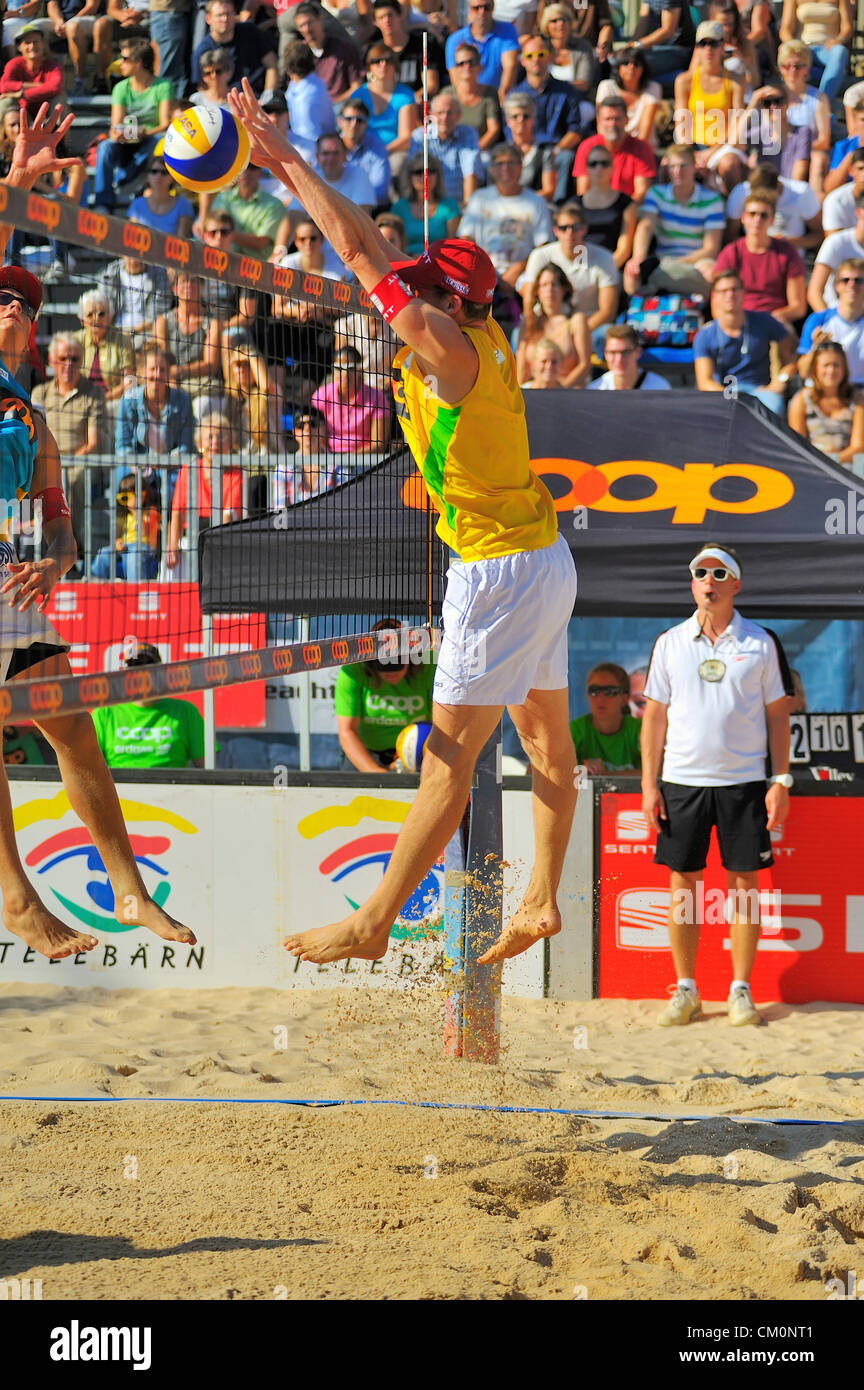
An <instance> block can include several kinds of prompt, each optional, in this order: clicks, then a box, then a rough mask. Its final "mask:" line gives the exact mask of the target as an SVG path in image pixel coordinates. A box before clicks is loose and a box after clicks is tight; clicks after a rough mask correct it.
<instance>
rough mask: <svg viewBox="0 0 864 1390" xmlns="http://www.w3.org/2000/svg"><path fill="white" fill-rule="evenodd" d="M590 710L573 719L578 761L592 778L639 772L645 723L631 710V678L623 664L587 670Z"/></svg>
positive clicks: (572, 733)
mask: <svg viewBox="0 0 864 1390" xmlns="http://www.w3.org/2000/svg"><path fill="white" fill-rule="evenodd" d="M585 688H586V693H587V696H588V713H587V714H582V715H580V716H579V718H578V719H571V721H570V733H571V735H572V737H573V746H574V748H575V749H576V761H577V762H578V763H579V764H580V766H582V767H584V768H585V770H586V772H588V773H590V774H591V776H592V777H602V776H603V774H604V773H606V772H638V771H639V769H640V767H641V766H642V758H641V753H640V748H639V736H640V734H641V731H642V726H641V724H640V722H639V720H638V719H634V717H633V715H632V714H631V713H630V706H629V698H630V677H629V676H628V675H627V672H626V671H625V670H624V668H623V666H618V665H616V664H615V663H614V662H602V663H601V664H600V665H599V666H595V667H594V668H593V669H592V670H591V671H589V672H588V680H587V682H586V686H585Z"/></svg>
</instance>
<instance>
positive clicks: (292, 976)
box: [0, 781, 544, 998]
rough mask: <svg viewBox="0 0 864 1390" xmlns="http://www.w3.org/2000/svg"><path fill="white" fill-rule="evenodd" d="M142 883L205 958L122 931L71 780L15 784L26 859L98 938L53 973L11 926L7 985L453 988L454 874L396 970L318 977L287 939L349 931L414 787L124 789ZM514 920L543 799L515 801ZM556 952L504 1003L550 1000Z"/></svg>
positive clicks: (425, 895) (415, 899) (438, 871)
mask: <svg viewBox="0 0 864 1390" xmlns="http://www.w3.org/2000/svg"><path fill="white" fill-rule="evenodd" d="M118 792H119V794H120V798H121V802H122V806H123V813H124V816H125V818H126V823H127V827H128V830H129V834H130V837H131V840H132V846H133V849H134V851H135V855H136V858H137V860H138V863H139V866H140V869H141V873H142V876H143V878H144V881H145V883H146V884H147V887H148V889H149V891H150V892H151V893H152V894H153V896H154V897H155V898H156V899H157V901H159V902H160V903H162V904H164V906H165V907H166V910H168V911H170V912H171V913H172V914H173V915H174V916H175V917H178V918H180V920H182V921H184V922H186V923H188V925H189V926H191V927H192V929H193V930H194V931H195V933H196V936H197V937H198V944H197V945H196V946H194V947H189V946H179V945H176V944H174V945H172V944H170V943H163V942H162V941H160V940H158V939H157V938H156V937H154V936H153V934H152V933H150V932H146V931H143V930H142V929H140V928H138V927H132V928H129V927H126V926H124V925H123V924H121V923H119V922H117V921H115V919H114V916H113V896H112V894H111V889H110V886H109V884H108V879H107V875H106V873H105V870H104V868H103V866H102V862H101V859H100V858H99V855H98V853H97V851H96V849H95V847H94V846H93V844H92V841H91V839H90V836H89V834H88V832H87V831H86V830H85V829H84V827H83V825H82V824H81V822H80V821H79V820H78V819H77V817H76V816H75V815H74V814H73V812H72V811H71V809H70V806H69V801H68V798H67V796H66V793H65V792H64V791H63V789H62V787H61V786H60V785H59V784H58V783H42V782H18V781H16V782H13V783H12V784H11V793H12V803H13V810H14V817H15V826H16V834H17V838H18V846H19V851H20V854H21V859H22V862H23V863H24V865H25V868H26V870H27V873H28V874H29V876H30V878H31V879H32V881H33V883H34V884H35V886H36V888H37V890H38V892H39V894H40V897H41V898H42V899H43V901H44V902H45V903H46V904H47V905H48V906H49V907H50V908H51V910H52V911H53V912H55V913H56V914H57V916H58V917H60V918H61V920H63V921H64V922H67V923H68V924H69V925H70V926H77V927H80V928H85V929H86V930H88V931H89V932H91V933H92V934H93V935H95V936H96V937H97V938H98V939H99V946H98V947H97V948H96V949H95V950H93V951H91V952H89V953H86V954H82V955H80V956H76V957H73V958H68V959H66V960H62V961H55V962H50V961H47V960H45V959H44V957H41V956H37V955H36V954H35V952H33V951H32V950H28V949H26V948H25V947H24V945H23V944H22V943H21V942H20V941H18V940H17V939H16V938H15V937H13V936H11V935H10V934H9V933H8V932H6V931H4V930H3V929H2V927H0V981H5V982H9V981H29V982H38V983H50V984H60V985H82V986H93V985H104V986H106V987H114V988H124V989H125V988H130V987H135V988H159V987H165V986H171V987H174V988H200V987H208V988H212V987H214V986H217V987H218V986H232V985H237V986H240V985H242V986H248V985H257V986H264V987H271V988H272V987H277V988H296V987H302V988H305V989H308V988H316V987H324V988H333V987H337V986H338V987H343V986H344V987H359V986H361V985H368V986H376V987H377V986H392V987H397V988H399V987H401V988H408V987H411V988H416V987H417V986H418V985H420V984H422V983H423V982H424V981H428V983H429V984H430V985H434V986H435V987H439V986H440V962H441V956H442V943H443V931H442V928H441V915H442V911H443V892H444V889H443V868H440V867H437V866H436V867H435V868H434V869H433V870H432V871H431V874H430V875H429V876H428V878H427V880H425V881H424V883H423V884H422V885H421V887H420V889H419V890H418V892H417V893H416V894H414V895H413V896H412V899H410V900H409V902H408V903H407V904H406V907H405V909H404V910H403V915H402V916H401V917H400V919H399V921H398V922H397V923H396V924H395V926H394V929H393V933H392V935H391V945H390V949H389V950H388V952H387V955H386V957H385V959H384V960H383V961H379V962H366V961H343V962H339V963H338V964H335V965H329V966H316V965H312V964H309V963H307V962H300V961H297V960H295V959H294V958H293V957H292V956H289V955H288V953H287V952H286V951H285V949H284V946H283V942H284V939H285V936H286V934H287V933H288V932H289V931H295V930H297V929H302V928H305V927H312V926H320V925H323V924H325V923H327V922H333V921H338V920H339V919H340V918H342V917H344V916H345V915H346V914H347V913H348V912H350V911H351V908H352V905H353V904H354V903H358V902H361V901H363V899H364V898H366V897H367V896H368V895H369V893H370V892H371V891H372V890H373V888H374V887H375V885H376V883H377V882H378V881H380V878H381V874H382V873H383V871H384V869H385V868H386V865H387V862H388V861H389V856H390V852H391V850H392V846H393V843H394V842H395V839H396V836H397V834H398V832H399V828H400V826H401V824H402V822H403V820H404V818H405V815H406V814H407V811H408V807H409V805H410V802H411V797H412V795H413V792H412V790H410V789H406V790H394V791H390V789H389V788H388V789H386V790H382V789H369V790H363V789H358V788H339V787H284V788H281V787H237V786H218V785H217V786H207V785H200V786H188V785H186V786H172V785H154V784H152V783H148V784H141V783H128V784H124V785H120V786H118ZM504 803H505V811H504V854H505V859H506V860H507V863H508V865H510V866H511V867H510V868H508V870H507V871H506V884H507V894H506V900H505V913H509V912H511V911H512V910H513V909H514V908H515V906H516V904H517V902H518V900H519V898H520V897H521V894H522V893H523V892H524V890H525V887H526V885H527V881H528V874H529V872H530V865H531V859H532V853H533V828H532V823H531V798H530V795H529V794H528V793H527V791H526V792H506V793H505V795H504ZM543 976H544V954H543V947H542V944H541V945H538V946H537V947H535V948H533V949H532V950H531V951H529V952H527V953H526V954H525V955H524V956H522V957H520V958H519V959H518V960H516V961H511V962H508V963H507V965H506V966H505V969H504V983H503V988H504V992H505V993H511V994H518V995H521V996H524V997H533V998H540V997H542V994H543Z"/></svg>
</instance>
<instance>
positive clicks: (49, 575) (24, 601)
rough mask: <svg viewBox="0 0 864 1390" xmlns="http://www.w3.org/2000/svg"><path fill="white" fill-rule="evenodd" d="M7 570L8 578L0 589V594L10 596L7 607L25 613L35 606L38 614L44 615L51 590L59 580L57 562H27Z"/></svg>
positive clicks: (11, 566) (47, 559)
mask: <svg viewBox="0 0 864 1390" xmlns="http://www.w3.org/2000/svg"><path fill="white" fill-rule="evenodd" d="M7 568H8V570H9V575H10V577H9V579H7V580H6V583H5V584H4V585H3V588H2V589H0V594H10V595H11V597H10V598H9V600H8V603H9V607H10V608H17V609H18V610H19V612H21V613H25V612H26V611H27V609H28V608H32V607H33V606H34V605H35V606H36V608H37V609H38V610H39V612H40V613H44V611H45V608H46V606H47V604H48V600H49V598H50V597H51V590H52V589H53V588H54V586H55V584H57V582H58V581H59V579H60V570H59V568H58V565H57V561H56V560H51V559H49V558H46V559H44V560H28V561H26V562H24V563H23V564H14V563H12V564H10V565H8V566H7Z"/></svg>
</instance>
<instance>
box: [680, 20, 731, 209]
mask: <svg viewBox="0 0 864 1390" xmlns="http://www.w3.org/2000/svg"><path fill="white" fill-rule="evenodd" d="M724 43H725V37H724V34H723V26H722V24H718V23H717V21H716V20H713V19H709V20H703V22H702V23H701V24H700V25H699V28H698V29H697V31H696V54H695V57H696V61H695V63H694V66H693V68H692V70H691V71H689V72H681V73H679V74H678V76H677V77H676V78H675V128H676V138H677V139H678V140H681V141H683V140H686V141H687V142H688V143H691V144H693V145H695V147H696V151H697V154H696V162H697V165H698V167H699V168H700V169H702V170H704V171H705V178H706V181H708V182H710V183H711V184H712V185H713V187H715V188H717V189H718V190H719V191H720V192H721V193H724V194H726V195H728V194H729V193H731V191H732V189H733V188H734V187H735V185H736V183H740V182H741V180H742V179H743V177H744V169H745V166H746V163H747V156H746V155H745V153H744V151H743V149H742V148H741V143H742V141H743V138H744V123H743V120H742V110H743V107H744V88H743V86H742V85H741V83H740V82H736V81H735V80H734V78H732V77H730V76H729V74H728V73H727V72H726V70H725V68H724V66H723V49H724Z"/></svg>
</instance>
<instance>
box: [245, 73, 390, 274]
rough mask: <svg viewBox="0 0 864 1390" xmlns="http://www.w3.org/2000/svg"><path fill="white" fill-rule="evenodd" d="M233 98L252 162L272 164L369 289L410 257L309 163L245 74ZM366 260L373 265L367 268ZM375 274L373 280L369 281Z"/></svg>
mask: <svg viewBox="0 0 864 1390" xmlns="http://www.w3.org/2000/svg"><path fill="white" fill-rule="evenodd" d="M228 101H229V104H230V106H231V110H232V111H233V113H234V115H235V116H236V117H237V119H238V121H242V123H243V126H244V128H245V129H246V132H247V133H248V135H249V139H250V140H251V142H252V161H253V163H254V164H261V165H263V166H264V167H265V168H267V169H269V170H270V171H271V173H272V174H273V175H274V176H275V177H276V178H277V179H279V180H280V181H281V182H282V183H284V184H285V187H286V188H288V189H290V190H291V192H292V193H293V194H294V195H295V197H296V198H297V201H298V202H299V203H300V204H301V206H302V207H303V209H304V210H305V212H306V213H307V214H308V216H309V217H311V218H312V220H313V221H314V222H315V224H316V226H318V227H320V228H321V230H322V232H323V233H324V235H325V236H326V237H327V240H328V241H329V242H330V244H331V246H332V247H333V249H334V251H335V252H336V254H337V256H339V257H340V259H341V260H343V261H344V262H345V264H346V265H347V266H349V267H350V269H352V270H353V271H354V273H355V274H356V275H357V278H358V280H360V283H361V284H362V285H363V286H364V288H365V289H370V288H372V285H375V284H377V283H378V281H379V280H380V279H381V277H382V276H384V275H386V274H387V272H388V270H389V269H390V265H391V262H393V261H398V260H404V259H405V258H404V256H401V255H400V253H399V251H398V250H397V249H396V247H394V246H393V244H392V243H391V242H389V241H387V239H386V237H383V236H382V235H381V233H380V231H379V230H378V228H377V227H376V226H375V223H374V222H373V221H372V218H371V217H370V216H369V214H368V213H367V212H364V211H363V209H362V208H360V207H358V206H357V204H356V203H352V202H351V201H350V199H348V198H345V197H343V196H342V194H341V193H337V192H336V190H335V189H333V188H331V187H330V185H329V184H328V183H325V182H324V180H323V179H322V178H320V177H319V175H318V174H316V173H315V171H314V170H313V169H311V168H310V167H309V165H308V164H307V163H306V161H305V159H304V158H303V157H302V155H301V154H299V153H298V151H297V150H296V149H295V148H294V146H293V145H292V144H291V142H290V141H289V140H286V138H285V137H284V135H282V134H280V132H279V131H278V130H277V129H276V127H275V125H274V124H273V122H272V121H271V120H269V119H268V117H267V115H266V114H265V112H264V111H263V109H262V107H261V105H260V103H259V101H258V98H257V97H256V96H255V93H254V92H253V90H252V88H251V86H250V85H249V82H248V80H247V79H246V78H245V77H244V79H243V86H242V90H241V89H238V88H236V87H235V88H234V89H233V90H232V91H230V92H229V93H228ZM367 265H368V270H364V267H365V266H367ZM361 272H362V273H361ZM370 277H371V278H372V285H370V284H369V283H368V281H369V279H370Z"/></svg>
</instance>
